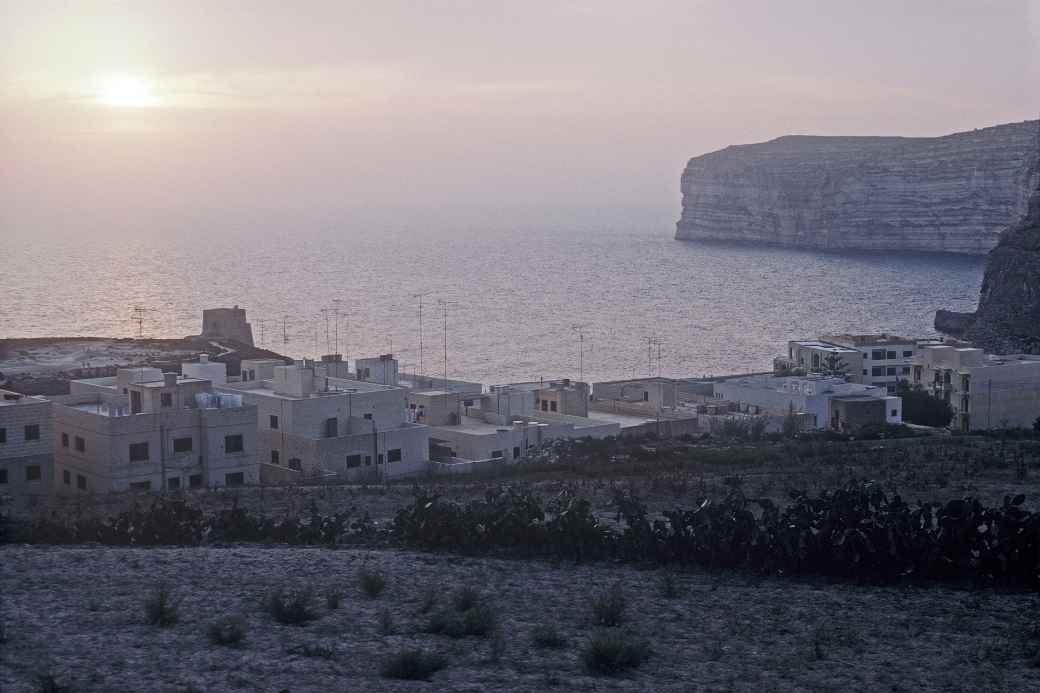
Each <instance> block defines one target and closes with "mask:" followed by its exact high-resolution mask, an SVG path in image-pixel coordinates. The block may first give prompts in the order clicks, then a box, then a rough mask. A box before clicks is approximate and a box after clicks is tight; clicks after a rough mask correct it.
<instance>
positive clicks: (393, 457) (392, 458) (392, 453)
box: [386, 448, 401, 462]
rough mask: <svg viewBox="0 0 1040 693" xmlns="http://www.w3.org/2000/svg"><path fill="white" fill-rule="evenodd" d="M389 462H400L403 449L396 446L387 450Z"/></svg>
mask: <svg viewBox="0 0 1040 693" xmlns="http://www.w3.org/2000/svg"><path fill="white" fill-rule="evenodd" d="M386 461H387V462H400V461H401V449H400V448H395V449H393V450H387V451H386Z"/></svg>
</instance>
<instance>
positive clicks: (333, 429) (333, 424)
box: [325, 417, 339, 438]
mask: <svg viewBox="0 0 1040 693" xmlns="http://www.w3.org/2000/svg"><path fill="white" fill-rule="evenodd" d="M337 436H339V421H338V420H337V419H336V417H332V418H331V419H325V437H326V438H335V437H337Z"/></svg>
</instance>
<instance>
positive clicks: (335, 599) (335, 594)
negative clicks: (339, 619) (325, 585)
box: [325, 590, 343, 611]
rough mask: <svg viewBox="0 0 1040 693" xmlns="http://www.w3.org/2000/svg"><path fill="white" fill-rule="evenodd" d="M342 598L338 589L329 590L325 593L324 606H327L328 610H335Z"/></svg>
mask: <svg viewBox="0 0 1040 693" xmlns="http://www.w3.org/2000/svg"><path fill="white" fill-rule="evenodd" d="M342 599H343V595H342V593H340V592H339V591H338V590H331V591H329V592H326V593H325V606H327V607H328V608H329V611H335V610H336V609H338V608H339V603H340V601H341V600H342Z"/></svg>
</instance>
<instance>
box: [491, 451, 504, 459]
mask: <svg viewBox="0 0 1040 693" xmlns="http://www.w3.org/2000/svg"><path fill="white" fill-rule="evenodd" d="M502 457H503V455H502V451H501V450H492V451H491V459H493V460H498V459H501V458H502Z"/></svg>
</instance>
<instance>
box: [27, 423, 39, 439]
mask: <svg viewBox="0 0 1040 693" xmlns="http://www.w3.org/2000/svg"><path fill="white" fill-rule="evenodd" d="M25 439H26V440H39V439H40V424H29V425H28V426H26V427H25Z"/></svg>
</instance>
